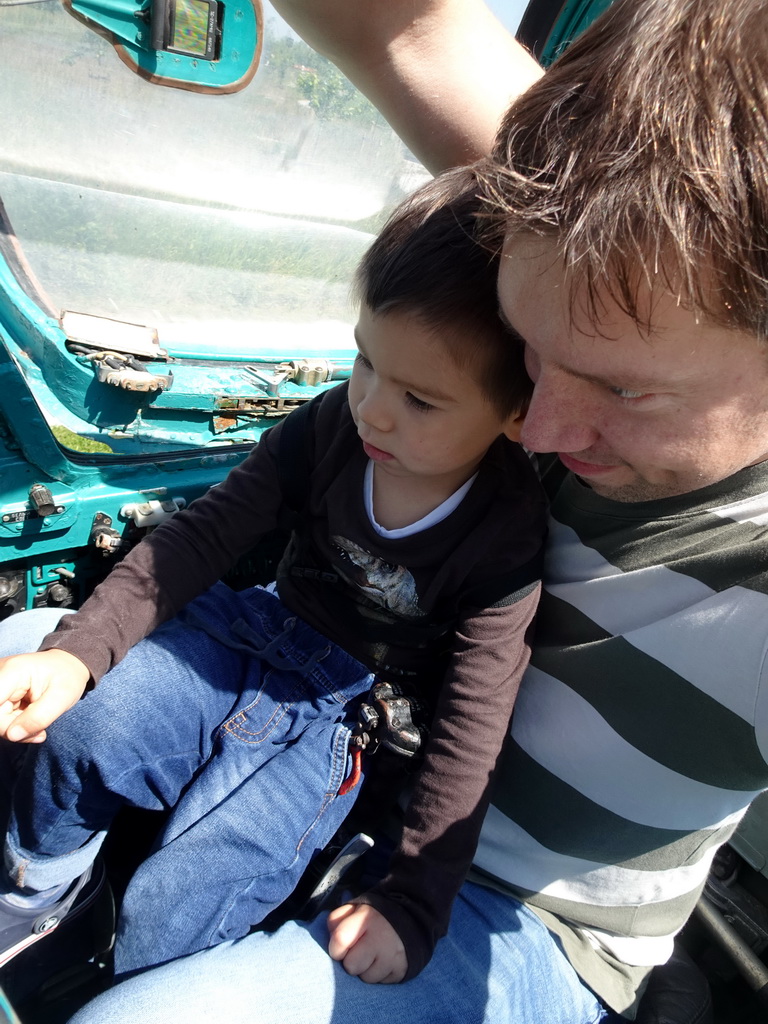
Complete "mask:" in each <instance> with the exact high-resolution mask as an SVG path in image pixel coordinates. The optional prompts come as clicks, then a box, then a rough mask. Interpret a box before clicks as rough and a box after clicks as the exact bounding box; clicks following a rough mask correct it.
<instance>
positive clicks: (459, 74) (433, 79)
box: [274, 0, 542, 173]
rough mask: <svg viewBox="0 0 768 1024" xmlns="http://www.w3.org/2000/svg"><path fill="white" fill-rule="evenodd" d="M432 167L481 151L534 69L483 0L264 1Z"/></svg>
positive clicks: (435, 169) (536, 72) (439, 167)
mask: <svg viewBox="0 0 768 1024" xmlns="http://www.w3.org/2000/svg"><path fill="white" fill-rule="evenodd" d="M274 6H275V7H276V8H277V10H278V11H279V12H280V14H281V15H282V16H283V17H284V18H285V19H286V21H287V22H288V23H289V24H290V25H292V26H293V28H295V29H296V31H297V32H298V33H299V34H300V35H301V36H303V37H304V38H305V39H306V41H307V42H308V43H309V44H310V45H311V46H313V47H314V48H315V49H316V50H318V51H319V52H320V53H322V54H324V55H325V56H327V57H328V58H330V59H331V60H332V61H333V62H334V63H335V64H336V65H337V66H338V67H339V68H340V69H341V71H343V72H344V74H345V75H347V77H348V78H349V79H350V80H351V81H352V82H354V84H355V85H356V86H357V87H358V88H359V89H360V90H361V91H362V92H363V93H365V95H366V96H368V98H369V99H370V100H371V101H372V102H373V103H374V104H375V105H376V106H377V107H378V108H379V110H380V111H381V112H382V113H383V115H384V116H385V117H386V119H387V120H388V121H389V123H390V124H391V125H392V127H393V128H394V130H395V131H396V132H397V134H398V135H399V136H400V137H401V138H402V139H403V141H404V142H405V143H406V145H407V146H408V147H409V148H410V149H411V150H412V151H413V152H414V153H415V154H416V156H417V157H419V159H421V160H422V161H423V162H424V163H425V165H426V166H427V167H428V168H429V169H430V170H431V171H433V172H434V173H437V172H439V171H443V170H445V169H446V168H448V167H455V166H457V165H458V164H463V163H470V162H472V161H473V160H476V159H478V158H479V157H481V156H484V155H485V154H486V153H488V152H489V150H490V148H491V145H492V142H493V138H494V135H495V134H496V129H497V128H498V125H499V121H500V119H501V116H502V114H503V113H504V112H505V110H506V109H507V107H508V106H509V104H510V102H511V101H512V100H513V99H514V98H515V97H516V96H517V95H519V94H520V93H521V92H524V91H525V89H527V88H528V86H529V85H531V84H532V83H533V82H534V81H535V80H536V79H537V78H538V77H539V76H540V75H541V73H542V71H541V68H540V67H539V65H538V64H537V63H536V61H535V60H534V59H533V58H532V57H531V56H530V54H529V53H528V52H527V51H526V50H524V49H523V48H522V47H521V46H520V45H519V43H517V42H516V40H515V39H514V38H513V36H512V35H510V33H509V32H508V31H507V30H506V29H505V28H504V27H503V25H501V23H500V22H499V21H497V20H496V18H495V16H494V15H493V14H492V13H491V11H490V10H489V8H488V7H487V6H486V4H485V3H484V2H483V0H387V2H386V3H382V2H381V0H274Z"/></svg>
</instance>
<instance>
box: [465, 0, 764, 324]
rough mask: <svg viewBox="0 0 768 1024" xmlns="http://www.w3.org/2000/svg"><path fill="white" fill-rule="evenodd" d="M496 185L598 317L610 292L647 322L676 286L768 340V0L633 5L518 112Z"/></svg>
mask: <svg viewBox="0 0 768 1024" xmlns="http://www.w3.org/2000/svg"><path fill="white" fill-rule="evenodd" d="M483 181H484V187H485V191H486V194H487V196H488V197H489V199H490V201H491V203H492V205H493V206H495V207H496V210H497V215H496V218H495V220H496V224H497V228H498V229H499V230H500V231H502V232H506V233H508V232H512V233H514V232H518V231H522V232H526V231H528V232H534V233H537V234H541V235H545V236H550V237H553V238H555V239H557V244H558V248H559V251H560V252H561V254H562V256H563V259H564V264H565V266H566V268H567V269H568V271H569V273H570V274H571V275H572V276H571V280H572V283H573V285H576V284H583V283H586V285H587V295H588V297H589V299H588V301H589V312H590V314H591V315H592V317H593V318H594V320H595V321H597V322H599V319H600V311H601V308H602V303H601V295H602V296H605V295H606V294H607V295H610V297H611V298H613V299H614V300H615V301H618V303H619V304H620V306H621V307H622V308H623V309H624V310H625V311H626V312H628V313H629V314H630V315H631V316H633V317H634V318H635V320H636V321H637V322H638V323H639V324H641V325H647V322H648V317H649V314H648V310H647V309H645V308H639V307H638V289H639V288H642V287H643V285H644V284H650V285H653V284H654V283H656V282H658V281H659V280H661V282H662V283H663V284H664V285H666V286H667V287H669V288H671V289H672V290H673V292H674V293H675V294H676V295H677V296H678V297H679V299H680V301H681V302H682V303H683V304H685V305H686V306H688V307H689V308H691V309H693V310H694V311H695V312H697V313H700V314H701V315H702V316H703V317H705V318H706V319H708V320H710V321H712V322H714V323H717V324H721V325H723V326H726V327H729V328H736V329H740V330H742V331H746V332H749V333H750V334H753V335H755V336H756V337H757V338H759V339H761V340H766V339H768V0H618V2H617V3H615V4H614V5H613V6H612V7H611V8H609V9H608V11H606V13H605V14H604V15H603V16H602V17H601V18H599V19H598V20H597V21H596V22H595V23H594V24H593V25H592V26H590V28H589V29H587V31H586V32H585V33H584V34H583V35H582V36H581V37H580V38H579V39H577V40H576V41H575V42H574V43H573V44H572V45H571V46H570V47H569V48H568V49H567V50H566V51H565V53H564V54H563V55H562V56H561V57H560V58H559V59H558V60H557V61H556V62H555V63H554V64H553V65H552V67H551V68H550V69H549V70H548V71H547V72H546V73H545V75H544V76H543V78H542V79H540V80H539V81H538V82H537V83H535V84H534V85H533V86H532V87H531V88H530V89H529V90H528V92H526V93H525V94H523V96H522V97H521V98H520V99H519V100H518V101H517V102H516V103H515V104H514V105H513V106H512V107H511V109H510V110H509V112H508V113H507V115H506V117H505V119H504V122H503V125H502V127H501V130H500V132H499V134H498V137H497V142H496V146H495V149H494V153H493V162H492V164H491V165H490V168H489V169H488V170H487V173H485V174H484V177H483ZM498 211H501V213H502V217H498ZM497 243H498V238H497Z"/></svg>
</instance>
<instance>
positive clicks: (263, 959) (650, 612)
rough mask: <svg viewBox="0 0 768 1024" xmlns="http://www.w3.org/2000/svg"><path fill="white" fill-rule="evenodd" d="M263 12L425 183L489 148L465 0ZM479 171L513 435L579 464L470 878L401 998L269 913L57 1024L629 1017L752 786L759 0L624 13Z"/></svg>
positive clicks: (565, 491) (683, 0) (766, 71)
mask: <svg viewBox="0 0 768 1024" xmlns="http://www.w3.org/2000/svg"><path fill="white" fill-rule="evenodd" d="M279 6H280V8H281V10H283V12H284V13H285V15H286V16H287V17H289V18H290V19H292V20H293V22H294V24H295V26H296V27H297V28H298V29H299V30H300V31H301V32H302V33H303V34H304V35H305V36H306V37H307V38H308V39H309V40H310V41H311V42H313V43H314V44H315V45H318V46H319V48H321V49H322V50H324V51H325V52H327V53H328V54H329V55H330V56H332V57H333V58H334V59H335V60H337V62H338V63H339V64H340V65H341V66H342V68H343V69H344V70H346V71H347V72H348V73H350V74H351V75H352V77H353V78H354V79H355V81H356V82H357V83H358V84H360V85H361V86H362V87H364V88H365V89H366V91H367V92H368V93H369V95H371V97H372V98H373V99H374V100H375V101H376V102H377V103H379V105H380V106H381V107H382V109H383V110H384V111H385V113H387V115H388V116H389V117H390V118H391V119H392V121H393V123H394V124H395V125H396V127H398V129H401V128H402V126H403V125H404V124H406V123H407V124H408V132H407V135H408V142H409V145H411V147H412V148H414V149H415V150H416V151H417V152H418V153H419V155H421V156H422V158H424V159H426V160H427V162H428V163H429V166H431V167H432V168H433V169H435V170H437V169H440V168H441V167H443V166H445V165H447V164H449V163H451V162H458V161H461V160H465V159H467V158H468V157H469V156H478V155H481V154H482V152H483V151H484V150H485V148H486V147H487V146H489V145H490V138H489V135H490V133H491V126H492V125H493V123H494V121H495V117H496V116H497V115H498V113H499V112H500V111H501V109H502V107H503V105H504V102H505V100H506V97H505V92H506V91H508V92H509V93H510V94H512V93H513V92H514V91H515V88H516V85H515V84H514V83H513V82H512V81H510V76H509V75H505V72H504V71H503V70H502V71H500V70H499V68H503V67H504V66H505V64H504V62H505V61H506V59H507V58H508V57H510V55H512V54H514V53H515V51H514V48H512V46H511V44H510V43H508V42H507V41H506V40H505V39H504V37H503V35H500V34H499V32H498V28H497V26H495V25H494V24H493V23H492V21H491V20H490V16H489V15H488V14H487V12H485V13H483V9H482V5H478V4H477V3H475V2H474V0H433V2H422V3H420V4H416V5H414V4H411V3H394V4H389V5H381V4H378V3H376V2H375V0H374V2H373V3H371V4H365V3H359V4H355V5H351V6H350V9H349V10H348V11H347V10H346V5H345V4H342V3H341V0H323V2H316V3H314V4H310V3H299V2H298V0H296V2H292V0H283V2H282V3H281V4H280V5H279ZM378 7H381V8H384V9H383V10H381V11H377V10H376V8H378ZM352 8H354V10H353V9H352ZM315 19H316V20H315ZM331 41H333V42H331ZM355 52H356V53H357V54H358V61H359V62H356V60H355V58H354V57H352V56H350V54H351V53H355ZM518 56H519V55H518ZM515 59H516V64H515V67H516V68H517V69H520V68H522V69H523V71H522V75H523V79H525V77H526V75H527V76H528V80H529V81H530V80H531V79H533V78H534V77H535V75H534V73H533V71H532V70H531V68H530V65H527V64H526V62H525V61H524V60H523V59H522V58H520V59H519V60H518V59H517V58H515ZM478 61H479V63H478ZM499 62H500V63H499ZM475 67H479V68H480V71H479V72H478V77H477V79H475V78H473V73H472V71H471V69H472V68H475ZM526 68H527V70H526ZM510 70H511V68H510ZM520 81H521V79H520V78H517V79H516V84H517V86H519V85H520ZM478 95H479V96H480V97H481V98H478ZM404 134H405V131H404ZM486 181H487V193H488V196H489V198H490V200H491V202H492V203H493V204H494V205H495V207H496V209H497V211H499V216H497V218H496V223H497V224H499V225H500V227H501V234H503V236H504V246H505V248H504V253H505V259H504V261H503V268H502V271H501V274H500V281H499V296H500V304H501V307H502V310H503V312H504V315H505V316H506V318H507V319H508V321H509V322H510V325H511V326H512V327H513V329H514V330H515V331H516V332H517V333H518V334H519V336H520V338H521V339H522V340H523V342H524V343H525V347H526V359H527V365H528V369H529V373H530V375H531V377H532V378H533V380H534V382H535V391H534V396H533V399H532V403H531V407H530V412H529V415H528V418H527V421H526V425H525V428H524V435H523V440H524V443H525V444H527V445H528V446H529V447H530V448H531V449H534V450H536V451H539V452H544V453H547V452H556V453H557V454H558V456H559V462H560V464H561V466H562V467H564V469H565V470H568V471H570V472H569V474H568V475H567V476H566V478H565V480H564V482H563V483H562V486H560V487H559V489H558V488H556V487H553V493H555V497H554V501H553V509H552V512H553V518H552V530H551V551H550V558H549V566H548V571H547V579H546V597H545V599H544V602H543V604H542V612H541V621H540V626H539V631H538V635H537V645H536V650H535V652H534V657H533V659H532V668H531V670H530V672H529V674H528V675H527V677H526V680H525V682H524V684H523V687H522V688H521V693H520V697H519V700H518V704H517V708H516V712H515V718H514V722H513V729H512V736H511V739H510V743H509V745H508V749H507V755H506V757H505V759H504V761H503V763H502V765H501V767H500V770H499V773H498V775H497V777H496V781H495V792H494V799H493V807H492V809H491V811H490V812H489V814H488V817H487V819H486V823H485V828H484V830H483V835H482V837H481V841H480V845H479V847H478V851H477V855H476V858H475V870H476V874H475V876H474V877H475V879H478V880H479V881H480V882H481V883H483V884H480V885H478V884H475V883H474V882H470V883H468V884H467V885H466V886H465V887H464V890H463V891H462V894H461V896H460V898H459V900H458V901H457V904H456V908H455V911H454V915H453V918H452V922H451V927H450V929H449V932H448V935H447V936H446V937H445V938H444V939H443V940H442V941H441V942H440V943H438V947H437V950H436V953H435V956H434V957H433V959H432V961H431V962H430V964H429V965H428V966H427V967H426V968H425V970H424V971H423V972H422V973H421V974H420V975H419V976H418V977H417V978H416V979H414V980H413V981H411V982H408V983H407V984H405V985H392V986H372V985H365V984H362V983H361V982H360V981H359V980H358V979H356V978H354V977H350V976H349V975H347V974H345V973H344V972H343V971H342V970H341V969H340V968H338V966H337V967H334V966H332V964H331V962H330V961H329V960H328V959H327V957H326V956H325V953H324V951H323V949H322V942H323V933H324V927H325V926H324V924H323V922H322V921H321V922H318V923H316V924H315V925H313V926H307V927H305V926H299V925H295V924H288V925H286V926H285V927H283V928H282V929H280V930H278V931H277V932H276V933H275V934H274V935H269V936H265V935H253V936H249V937H248V938H246V939H244V940H242V941H241V942H239V943H236V944H233V945H231V946H228V947H227V946H221V947H219V948H218V949H217V950H215V951H212V952H210V953H204V954H201V955H198V956H195V957H192V958H188V959H186V960H184V961H179V962H177V963H175V964H171V965H168V966H167V967H165V968H161V969H160V970H159V971H157V972H151V973H150V974H147V975H143V976H141V977H139V978H137V979H134V980H132V981H131V982H128V983H127V984H125V985H124V986H120V987H118V988H116V989H115V990H113V991H112V992H111V993H108V994H107V995H106V996H105V997H104V998H103V999H101V1000H97V1001H96V1002H95V1003H94V1004H92V1006H91V1007H88V1008H86V1009H85V1010H83V1011H82V1012H81V1013H80V1014H78V1016H77V1017H76V1018H75V1020H76V1024H95V1022H96V1021H99V1022H104V1021H110V1022H113V1024H114V1022H128V1021H132V1020H135V1019H141V1020H142V1021H145V1022H148V1024H159V1022H167V1021H170V1020H178V1019H200V1020H202V1019H205V1020H210V1021H214V1022H215V1021H219V1020H220V1021H221V1022H222V1024H224V1022H226V1024H233V1022H235V1024H237V1022H243V1024H245V1022H246V1021H249V1022H255V1021H257V1022H259V1024H278V1022H279V1024H285V1022H288V1021H291V1022H306V1024H309V1022H312V1024H315V1022H319V1021H333V1022H335V1024H340V1022H344V1024H347V1022H351V1021H357V1020H360V1019H364V1020H367V1021H384V1020H408V1021H409V1022H416V1024H428V1022H435V1024H437V1022H440V1024H443V1022H445V1021H457V1022H459V1021H461V1022H462V1024H464V1022H468V1021H488V1022H491V1021H492V1022H494V1024H498V1022H506V1021H509V1022H510V1024H511V1022H513V1021H514V1022H515V1024H542V1022H544V1024H550V1022H551V1024H555V1022H563V1024H564V1022H574V1021H576V1022H587V1021H597V1020H600V1019H602V1018H603V1016H604V1015H605V1014H606V1013H608V1012H609V1011H607V1010H606V1009H605V1008H606V1007H610V1008H611V1010H612V1011H615V1012H618V1013H620V1014H622V1015H624V1016H626V1017H627V1018H629V1019H631V1018H632V1017H633V1016H634V1015H635V1012H636V1007H637V1000H638V995H639V993H640V992H641V991H642V987H643V984H644V981H645V979H646V978H647V975H648V973H649V971H650V969H651V967H652V965H653V964H655V963H659V962H663V961H664V959H665V957H666V956H668V954H669V951H670V948H671V943H672V938H673V935H674V933H675V931H676V930H678V929H679V928H680V927H681V926H682V924H683V922H684V920H685V918H686V916H687V914H688V913H689V912H690V910H691V908H692V906H693V905H694V903H695V900H696V897H697V894H698V892H699V890H700V887H701V885H702V884H703V881H704V878H705V876H706V873H707V868H708V865H709V863H710V861H711V858H712V856H713V854H714V851H715V850H716V848H717V846H718V845H719V844H720V843H722V842H723V841H724V840H725V839H727V837H728V836H729V835H730V834H731V832H732V831H733V829H734V828H735V826H736V823H737V822H738V820H739V817H740V816H741V814H742V813H743V811H744V809H745V808H746V806H747V805H748V803H749V801H750V799H751V798H752V796H753V795H754V794H755V793H757V792H759V791H760V790H762V789H764V788H765V787H766V786H768V763H767V762H768V693H767V692H766V685H765V674H766V669H765V666H764V662H765V650H766V628H765V622H766V621H768V619H766V611H768V580H766V578H765V573H764V571H763V570H762V567H761V562H763V561H764V555H765V541H764V538H763V533H764V528H763V526H762V523H763V521H764V520H765V516H766V513H768V464H766V461H765V460H766V459H767V458H768V356H767V355H766V353H765V351H764V347H763V344H762V343H763V341H764V339H765V338H766V336H768V250H767V249H766V241H765V240H766V237H768V4H767V3H766V0H730V2H729V3H728V4H725V5H723V4H722V3H721V2H720V0H631V2H629V0H621V2H619V3H618V4H616V5H615V6H614V7H613V8H612V9H611V10H610V11H609V12H608V14H607V15H606V16H605V17H604V18H603V19H602V20H601V21H600V23H597V24H596V25H595V26H593V28H592V29H590V30H588V32H587V33H585V35H584V36H583V37H582V38H581V40H580V41H578V42H577V43H576V44H575V45H574V46H572V47H571V49H570V50H569V51H568V52H567V53H566V55H565V57H564V58H563V59H562V60H561V62H559V63H558V65H556V66H555V68H553V69H552V70H551V71H549V72H548V73H547V74H546V75H545V76H544V78H543V79H542V80H541V81H540V82H539V83H538V84H535V85H534V86H533V87H532V88H531V89H530V90H529V91H528V92H527V93H526V94H525V95H524V96H523V97H522V99H521V100H520V101H519V102H518V103H517V104H516V105H515V106H513V108H512V109H511V111H510V113H509V115H508V117H507V118H506V119H505V123H504V125H503V127H502V130H501V132H500V134H499V138H498V141H497V143H496V146H495V148H494V162H493V165H492V166H491V167H490V168H489V169H488V171H487V175H486ZM337 934H338V933H337ZM313 936H316V938H315V937H313Z"/></svg>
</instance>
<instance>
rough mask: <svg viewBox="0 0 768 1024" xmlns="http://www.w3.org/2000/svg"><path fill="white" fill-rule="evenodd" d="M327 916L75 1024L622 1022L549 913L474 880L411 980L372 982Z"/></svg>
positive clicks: (228, 948) (223, 953)
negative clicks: (584, 979)
mask: <svg viewBox="0 0 768 1024" xmlns="http://www.w3.org/2000/svg"><path fill="white" fill-rule="evenodd" d="M326 946H327V933H326V927H325V919H324V918H318V919H317V920H316V921H314V922H312V923H310V924H302V923H296V922H289V923H288V924H286V925H284V926H283V927H282V928H280V929H279V930H278V931H277V932H275V933H273V934H265V933H260V932H256V933H254V934H252V935H249V936H247V937H246V938H244V939H240V940H238V941H236V942H227V943H224V944H223V945H220V946H217V947H216V948H215V949H209V950H205V951H204V952H202V953H197V954H196V955H194V956H191V957H187V958H185V959H183V960H179V961H177V962H176V963H173V964H166V965H164V966H163V967H160V968H156V969H154V970H152V971H148V972H146V973H144V974H141V975H138V976H136V977H134V978H131V979H129V980H128V981H125V982H124V983H123V984H120V985H118V986H116V987H115V988H113V989H111V990H110V991H108V992H106V993H104V995H102V996H100V997H99V998H97V999H96V1000H95V1001H94V1002H92V1003H90V1004H89V1005H88V1006H86V1007H85V1008H84V1009H82V1010H81V1011H80V1012H79V1013H78V1014H76V1015H75V1017H74V1018H73V1019H72V1020H71V1021H70V1024H135V1022H136V1021H141V1024H177V1022H178V1021H194V1022H201V1024H202V1022H205V1024H361V1022H365V1024H396V1022H397V1024H399V1022H407V1024H593V1022H597V1021H600V1020H606V1021H607V1020H609V1019H613V1018H611V1017H610V1015H607V1014H606V1012H605V1011H604V1010H603V1009H602V1007H601V1005H600V1003H599V1002H598V1000H597V999H596V998H595V996H594V995H593V994H592V992H590V991H589V989H587V988H585V987H584V985H583V984H582V983H581V981H580V980H579V978H578V976H577V975H576V973H575V971H574V970H573V968H572V967H571V966H570V964H569V963H568V961H567V959H566V958H565V956H564V955H563V953H562V952H561V950H560V947H559V946H558V945H557V942H556V941H555V940H554V939H553V938H552V936H551V935H550V933H549V932H548V931H547V929H546V928H545V927H544V925H543V924H542V923H541V921H540V920H539V919H538V918H537V917H536V916H535V914H533V913H532V912H531V911H530V910H528V909H527V908H526V907H524V906H522V905H521V904H520V903H518V902H517V901H516V900H514V899H512V898H511V897H509V896H505V895H503V894H501V893H498V892H495V891H494V890H491V889H485V888H483V887H481V886H477V885H472V884H471V883H467V884H465V885H464V887H463V889H462V890H461V892H460V894H459V896H458V898H457V900H456V903H455V905H454V911H453V916H452V917H451V924H450V928H449V931H448V935H447V936H445V938H443V939H441V940H440V942H438V944H437V949H436V951H435V955H434V956H433V958H432V960H431V961H430V962H429V964H428V965H427V967H426V968H425V969H424V970H423V971H422V973H421V974H419V975H418V976H417V977H416V978H414V979H413V980H412V981H408V982H405V983H404V984H402V985H366V984H365V983H364V982H362V981H360V980H359V979H358V978H353V977H351V976H350V975H348V974H346V973H345V972H344V970H343V969H342V968H341V967H340V966H339V965H338V964H336V963H334V962H333V961H332V960H331V959H330V957H329V956H328V954H327V953H326Z"/></svg>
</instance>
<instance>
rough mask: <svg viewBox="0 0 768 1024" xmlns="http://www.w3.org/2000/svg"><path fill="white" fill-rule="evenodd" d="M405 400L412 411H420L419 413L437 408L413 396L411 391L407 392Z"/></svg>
mask: <svg viewBox="0 0 768 1024" xmlns="http://www.w3.org/2000/svg"><path fill="white" fill-rule="evenodd" d="M405 400H406V402H407V403H408V405H410V406H411V408H412V409H418V410H419V412H430V410H432V409H434V408H435V407H434V405H430V404H429V402H423V401H422V400H421V399H420V398H417V397H416V395H412V394H411V392H410V391H406V393H405Z"/></svg>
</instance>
